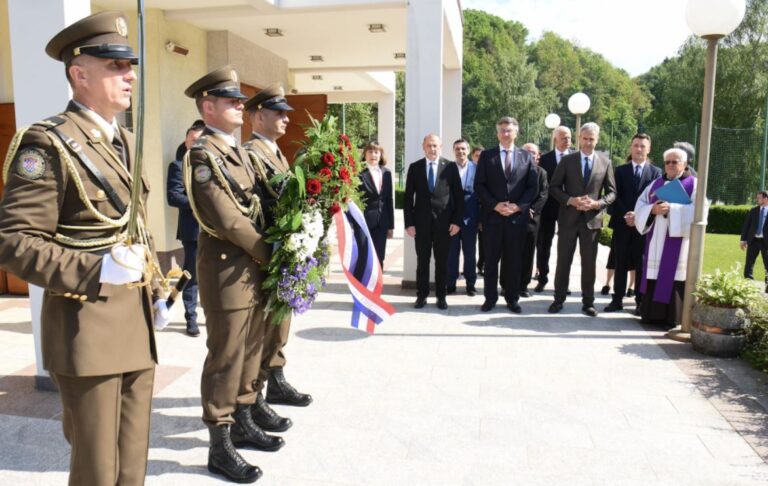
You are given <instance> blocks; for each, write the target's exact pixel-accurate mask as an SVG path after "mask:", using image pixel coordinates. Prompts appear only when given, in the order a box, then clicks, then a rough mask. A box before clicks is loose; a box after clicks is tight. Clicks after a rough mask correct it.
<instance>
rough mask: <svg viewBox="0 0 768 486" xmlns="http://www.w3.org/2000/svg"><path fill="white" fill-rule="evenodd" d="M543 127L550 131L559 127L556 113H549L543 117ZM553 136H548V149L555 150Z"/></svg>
mask: <svg viewBox="0 0 768 486" xmlns="http://www.w3.org/2000/svg"><path fill="white" fill-rule="evenodd" d="M544 126H545V127H547V128H549V129H550V130H554V129H555V128H557V127H559V126H560V117H559V116H557V114H556V113H550V114H549V115H547V116H546V117H544ZM553 135H554V134H552V133H551V134H550V137H549V149H550V150H553V149H554V148H555V139H554V138H553Z"/></svg>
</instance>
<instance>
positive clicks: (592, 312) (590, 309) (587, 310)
mask: <svg viewBox="0 0 768 486" xmlns="http://www.w3.org/2000/svg"><path fill="white" fill-rule="evenodd" d="M581 312H583V313H584V315H585V316H589V317H597V309H595V307H594V306H592V305H585V306H582V307H581Z"/></svg>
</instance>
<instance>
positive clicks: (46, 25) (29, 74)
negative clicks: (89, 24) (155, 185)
mask: <svg viewBox="0 0 768 486" xmlns="http://www.w3.org/2000/svg"><path fill="white" fill-rule="evenodd" d="M90 13H91V2H90V1H89V0H49V1H47V2H45V8H41V5H40V2H32V1H29V0H8V24H9V26H10V28H9V30H10V39H11V58H12V60H13V64H12V70H13V93H14V109H15V111H16V127H17V128H21V127H23V126H26V125H30V124H32V123H34V122H36V121H39V120H42V119H44V118H46V117H48V116H51V115H55V114H56V113H59V112H61V111H63V110H64V108H65V107H66V106H67V102H68V101H69V99H70V97H71V91H70V88H69V83H67V78H66V76H65V74H64V65H63V64H62V63H60V62H58V61H54V60H53V59H51V58H50V57H48V55H47V54H46V53H45V45H46V44H47V43H48V41H49V40H50V39H51V38H52V37H53V36H54V35H55V34H56V33H57V32H59V31H60V30H61V29H63V28H64V27H66V26H67V25H69V24H71V23H73V22H75V21H77V20H79V19H81V18H83V17H85V16H87V15H89V14H90ZM29 287H30V289H29V304H30V305H29V307H30V311H31V313H32V334H33V336H34V339H35V360H36V362H37V375H36V376H35V384H36V386H37V387H38V388H47V389H51V388H52V383H51V381H50V378H48V373H47V372H46V371H45V370H44V369H43V360H42V353H41V349H40V310H41V307H42V298H43V292H42V289H41V288H39V287H35V286H33V285H30V286H29Z"/></svg>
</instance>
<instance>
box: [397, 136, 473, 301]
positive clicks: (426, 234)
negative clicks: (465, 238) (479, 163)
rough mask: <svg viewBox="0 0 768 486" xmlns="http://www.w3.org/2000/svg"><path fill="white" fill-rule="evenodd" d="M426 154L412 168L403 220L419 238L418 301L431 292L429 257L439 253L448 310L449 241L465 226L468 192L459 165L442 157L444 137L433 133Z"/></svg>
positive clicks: (441, 295) (438, 278) (440, 296)
mask: <svg viewBox="0 0 768 486" xmlns="http://www.w3.org/2000/svg"><path fill="white" fill-rule="evenodd" d="M422 147H423V149H424V155H425V157H424V158H423V159H419V160H417V161H416V162H413V163H412V164H411V165H410V166H409V167H408V175H407V176H406V179H405V201H404V204H403V219H404V221H405V232H406V234H408V236H410V237H411V238H415V239H416V288H417V291H416V303H415V304H414V307H415V308H416V309H421V308H422V307H424V305H425V304H426V302H427V296H428V295H429V260H430V258H431V255H432V251H433V249H434V252H435V294H436V295H437V308H438V309H440V310H445V309H447V308H448V304H447V303H446V301H445V294H446V286H447V285H446V284H447V279H448V244H449V242H450V237H451V236H454V235H456V234H458V232H459V228H460V225H461V218H462V211H463V201H464V194H463V192H462V190H461V179H460V177H459V171H458V169H457V168H456V164H455V163H453V162H451V161H449V160H446V159H444V158H442V157H440V149H441V147H442V144H441V142H440V137H438V136H437V135H435V134H432V133H431V134H429V135H427V136H426V137H424V142H423V144H422Z"/></svg>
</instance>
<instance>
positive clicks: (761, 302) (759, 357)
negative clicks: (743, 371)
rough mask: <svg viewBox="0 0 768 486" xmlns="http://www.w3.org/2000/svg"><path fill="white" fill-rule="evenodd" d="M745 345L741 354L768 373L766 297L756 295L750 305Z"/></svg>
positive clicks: (767, 307) (767, 304) (767, 303)
mask: <svg viewBox="0 0 768 486" xmlns="http://www.w3.org/2000/svg"><path fill="white" fill-rule="evenodd" d="M749 321H750V325H749V327H748V328H747V346H746V348H745V349H744V351H743V352H742V354H741V356H742V357H743V358H744V359H746V360H747V361H748V362H749V363H750V364H751V365H752V366H754V367H755V368H757V369H759V370H761V371H764V372H766V373H768V299H766V298H765V297H762V296H761V297H758V298H757V299H755V300H754V301H753V302H752V304H751V305H750V309H749Z"/></svg>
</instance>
